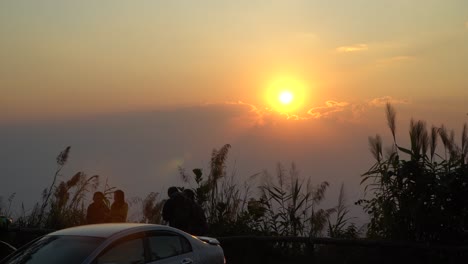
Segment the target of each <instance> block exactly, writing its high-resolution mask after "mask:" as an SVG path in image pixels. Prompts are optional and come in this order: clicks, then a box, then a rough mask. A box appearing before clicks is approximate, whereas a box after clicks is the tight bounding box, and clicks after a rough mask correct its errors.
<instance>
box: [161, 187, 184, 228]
mask: <svg viewBox="0 0 468 264" xmlns="http://www.w3.org/2000/svg"><path fill="white" fill-rule="evenodd" d="M167 195H168V196H169V199H168V200H167V201H166V202H165V203H164V206H163V210H162V217H163V220H164V221H167V222H169V226H172V227H175V228H177V229H180V230H182V231H185V232H189V220H190V211H191V210H190V209H191V202H190V200H189V199H188V198H187V197H185V195H183V194H182V193H181V192H179V190H178V189H177V187H170V188H169V189H168V190H167Z"/></svg>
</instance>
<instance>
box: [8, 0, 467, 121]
mask: <svg viewBox="0 0 468 264" xmlns="http://www.w3.org/2000/svg"><path fill="white" fill-rule="evenodd" d="M467 5H468V4H467V3H466V1H448V2H441V1H437V0H430V1H422V0H421V1H411V2H408V1H403V0H399V1H392V2H391V3H389V2H388V1H366V0H360V1H352V2H350V1H345V2H343V1H323V2H320V1H314V2H309V1H291V2H290V1H288V2H284V1H271V2H268V3H261V2H252V1H238V2H237V1H236V3H220V2H218V1H200V2H198V1H197V3H196V4H195V3H193V2H183V1H171V2H170V3H163V2H155V1H141V2H139V3H128V2H126V1H111V2H106V1H100V2H96V3H95V2H92V1H81V2H80V3H62V2H57V1H41V2H40V3H38V2H35V1H29V2H28V1H9V2H2V3H1V4H0V10H1V11H0V14H1V16H0V17H1V18H0V36H1V38H0V39H1V45H0V57H1V58H2V59H1V60H0V89H1V91H2V97H1V98H0V100H1V101H0V103H1V105H2V106H1V107H2V111H1V112H0V121H2V120H3V121H4V120H17V119H21V120H24V119H26V120H27V119H31V118H32V119H36V118H40V119H47V118H52V117H57V116H61V117H69V116H76V115H78V116H79V115H83V114H86V115H90V114H93V113H99V112H107V113H109V112H120V111H134V110H149V109H158V108H161V107H165V106H178V105H197V104H200V103H207V102H208V103H220V102H227V101H243V102H247V103H249V104H254V105H256V106H257V107H259V108H263V107H271V105H270V104H269V103H268V100H267V99H266V98H265V90H267V89H268V86H269V84H270V83H271V82H273V81H274V80H276V79H278V78H282V76H292V78H294V79H295V80H296V81H297V82H301V83H303V85H304V86H305V87H306V88H305V89H307V96H306V97H305V98H301V99H302V100H303V101H304V109H302V110H304V111H303V112H306V111H307V110H308V109H310V108H314V107H321V106H323V105H324V104H325V102H326V101H328V100H334V101H342V102H352V103H363V102H365V101H368V100H372V99H374V98H380V97H384V96H391V97H393V98H395V99H398V100H408V101H413V102H418V100H419V99H424V100H438V99H440V98H442V100H445V101H446V100H448V101H451V100H454V99H457V98H460V97H465V98H467V97H468V89H466V87H467V84H468V80H467V77H466V74H465V71H466V68H467V66H468V45H467V43H468V28H467V27H466V23H467V22H468V16H467V15H466V12H464V11H463V10H467V9H468V6H467ZM462 103H464V102H462ZM461 105H462V104H460V106H461Z"/></svg>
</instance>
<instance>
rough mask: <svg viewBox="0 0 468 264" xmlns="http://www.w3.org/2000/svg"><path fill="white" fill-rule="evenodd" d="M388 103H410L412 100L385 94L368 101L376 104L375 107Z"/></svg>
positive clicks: (369, 103)
mask: <svg viewBox="0 0 468 264" xmlns="http://www.w3.org/2000/svg"><path fill="white" fill-rule="evenodd" d="M387 103H391V104H393V105H397V104H409V103H410V101H409V100H406V99H396V98H393V97H391V96H383V97H379V98H374V99H372V100H370V101H369V102H368V103H367V105H369V106H374V107H381V106H384V105H386V104H387Z"/></svg>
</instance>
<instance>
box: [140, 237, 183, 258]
mask: <svg viewBox="0 0 468 264" xmlns="http://www.w3.org/2000/svg"><path fill="white" fill-rule="evenodd" d="M148 242H149V250H150V256H151V261H155V260H159V259H165V258H169V257H173V256H178V255H182V254H184V253H188V252H191V251H192V246H191V245H190V242H189V241H188V240H187V239H186V238H185V237H183V236H180V235H178V234H175V233H153V234H150V235H149V236H148Z"/></svg>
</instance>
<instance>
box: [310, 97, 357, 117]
mask: <svg viewBox="0 0 468 264" xmlns="http://www.w3.org/2000/svg"><path fill="white" fill-rule="evenodd" d="M348 106H349V103H347V102H336V101H331V100H330V101H326V102H325V106H319V107H314V108H311V109H310V110H309V111H307V114H309V115H311V116H312V117H313V118H325V117H329V116H330V115H332V114H335V113H338V112H343V111H345V110H346V108H347V107H348Z"/></svg>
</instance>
